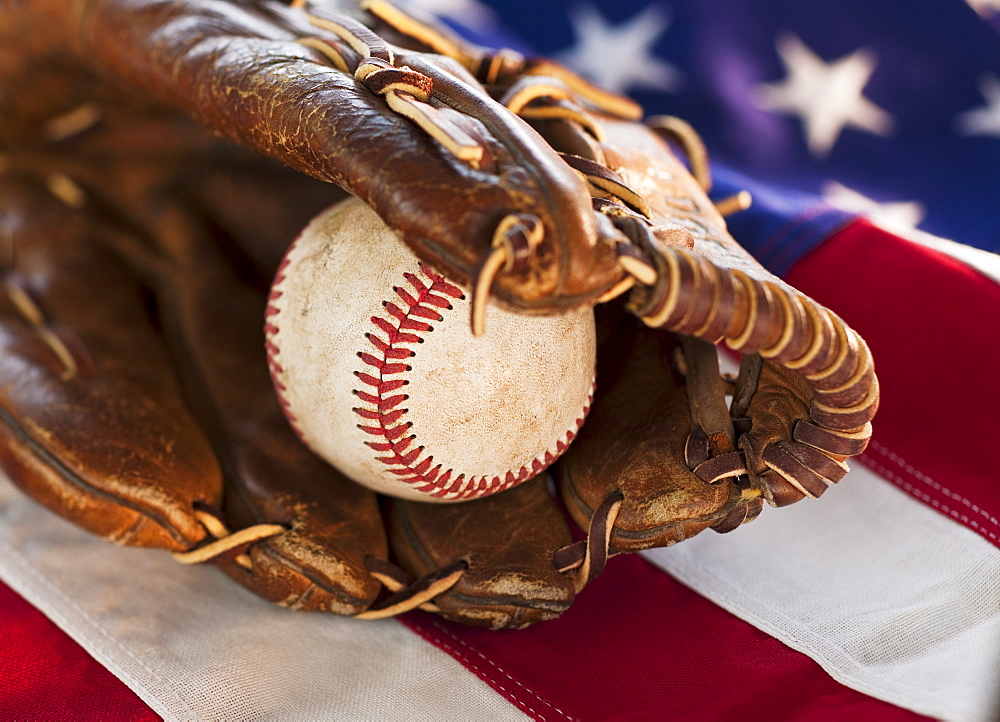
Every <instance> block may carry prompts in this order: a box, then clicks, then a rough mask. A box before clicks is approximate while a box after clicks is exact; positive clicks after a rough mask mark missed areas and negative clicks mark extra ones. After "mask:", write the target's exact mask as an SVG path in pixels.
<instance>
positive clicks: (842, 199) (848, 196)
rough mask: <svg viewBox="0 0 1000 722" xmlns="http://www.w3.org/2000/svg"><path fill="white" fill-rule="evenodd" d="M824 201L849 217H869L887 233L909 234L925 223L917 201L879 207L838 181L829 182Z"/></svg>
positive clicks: (893, 203) (884, 204) (825, 186)
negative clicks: (906, 232)
mask: <svg viewBox="0 0 1000 722" xmlns="http://www.w3.org/2000/svg"><path fill="white" fill-rule="evenodd" d="M821 192H822V195H823V200H825V201H826V202H827V203H829V204H830V205H831V206H834V207H836V208H840V209H842V210H845V211H848V212H850V213H860V214H861V215H864V216H867V217H868V219H869V220H871V222H872V223H874V224H875V225H877V226H879V227H881V228H884V229H886V230H887V231H896V232H900V231H909V230H912V229H914V228H916V227H917V225H918V224H919V223H920V222H921V221H922V220H923V219H924V215H925V214H926V211H925V209H924V206H923V204H922V203H919V202H917V201H897V202H888V203H880V202H878V201H874V200H872V199H871V198H868V197H867V196H864V195H862V194H861V193H858V192H857V191H856V190H852V189H851V188H848V187H847V186H845V185H841V184H840V183H838V182H837V181H827V182H826V183H824V184H823V188H822V191H821Z"/></svg>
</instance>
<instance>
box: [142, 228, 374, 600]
mask: <svg viewBox="0 0 1000 722" xmlns="http://www.w3.org/2000/svg"><path fill="white" fill-rule="evenodd" d="M162 218H163V222H162V223H161V225H160V229H159V230H160V234H159V235H160V238H161V240H162V242H163V243H164V244H165V246H166V247H167V249H168V253H169V255H170V258H171V271H172V277H171V278H170V279H168V281H169V282H168V283H165V284H164V288H163V292H162V297H163V304H162V305H163V311H162V313H163V314H164V316H165V317H166V318H168V319H169V321H170V323H169V327H170V329H171V330H172V331H173V343H174V345H175V346H176V347H177V348H179V349H180V350H181V352H180V353H178V357H179V359H180V366H181V375H182V377H183V379H184V381H185V384H186V386H187V388H188V389H189V393H190V394H191V397H192V399H193V403H194V405H195V408H196V411H197V413H198V416H199V418H200V419H202V420H203V422H204V424H205V427H206V428H207V429H208V430H209V434H210V438H211V440H212V442H213V444H214V446H215V448H216V452H217V454H218V456H219V458H220V460H221V462H222V466H223V470H224V472H225V479H226V487H225V488H226V499H225V516H226V521H227V522H228V524H229V525H230V526H231V527H232V528H234V529H244V528H248V527H254V526H258V525H280V527H281V529H282V530H281V531H280V533H276V534H274V535H271V536H268V537H266V538H263V539H260V540H258V541H254V542H253V543H251V544H250V546H249V548H247V549H239V550H238V551H239V552H242V553H244V554H245V556H241V557H239V558H238V559H237V560H236V561H231V563H228V564H226V565H225V567H226V571H227V573H229V574H230V576H232V577H234V578H235V579H237V580H238V581H239V582H240V583H242V584H244V585H245V586H247V587H249V588H250V589H252V590H253V591H255V592H256V593H257V594H259V595H261V596H262V597H264V598H266V599H269V600H271V601H273V602H276V603H279V604H281V605H283V606H287V607H292V608H296V609H306V610H326V611H333V612H336V613H339V614H357V613H358V612H360V611H362V610H364V609H366V608H367V607H368V606H370V605H371V603H372V602H373V600H374V599H375V597H376V595H377V594H378V592H379V590H380V589H381V585H380V584H379V582H378V581H377V580H376V579H375V578H374V577H373V576H372V575H371V574H370V573H369V570H368V559H369V557H374V558H378V559H385V558H386V554H387V549H386V547H387V544H386V540H385V533H384V530H383V526H382V519H381V515H380V513H379V510H378V504H377V500H376V497H375V494H374V493H372V492H369V491H367V490H365V489H363V488H362V487H360V486H358V485H356V484H354V483H353V482H351V481H349V480H348V479H346V478H345V477H344V476H343V475H341V474H340V473H339V472H337V471H336V470H335V469H333V468H332V467H330V466H328V465H327V464H325V463H324V462H322V461H321V460H320V459H319V458H318V457H317V456H315V455H314V454H313V453H312V452H310V451H309V450H308V449H307V448H306V447H305V446H304V445H303V444H302V442H300V441H299V440H298V439H297V438H296V437H295V434H294V432H293V431H292V428H291V427H290V425H289V423H288V420H287V419H286V418H285V417H284V415H283V413H282V409H281V406H280V405H279V403H278V400H277V398H276V396H275V394H274V388H273V386H272V384H271V381H270V378H269V374H268V369H267V363H266V356H265V354H264V352H263V347H264V332H263V321H264V309H265V299H264V296H263V294H262V293H261V292H258V291H257V290H255V289H254V288H252V287H251V286H249V285H247V284H246V283H245V282H243V281H242V280H241V279H240V278H239V277H238V275H237V273H236V268H237V267H238V265H239V264H233V263H231V262H229V261H228V259H226V258H224V257H223V256H222V254H221V252H220V245H227V244H225V243H222V242H220V240H219V239H218V238H211V237H209V236H208V235H207V233H206V231H205V229H204V227H203V225H202V224H201V223H199V222H198V220H197V218H196V217H193V216H192V215H191V214H190V213H189V212H187V211H185V210H184V209H180V208H178V209H175V210H174V211H172V212H165V213H164V214H163V216H162ZM261 232H262V233H265V232H266V229H263V228H262V229H261ZM232 557H233V551H232V550H228V551H227V552H226V553H225V558H226V559H227V560H231V559H232ZM199 559H200V557H199Z"/></svg>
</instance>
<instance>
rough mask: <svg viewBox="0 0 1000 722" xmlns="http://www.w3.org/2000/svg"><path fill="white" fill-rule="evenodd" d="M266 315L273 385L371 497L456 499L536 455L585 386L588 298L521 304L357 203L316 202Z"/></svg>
mask: <svg viewBox="0 0 1000 722" xmlns="http://www.w3.org/2000/svg"><path fill="white" fill-rule="evenodd" d="M267 313H268V317H267V322H266V333H267V348H268V360H269V362H270V366H271V376H272V378H273V380H274V383H275V388H276V389H277V391H278V395H279V397H280V399H281V402H282V405H283V407H284V408H285V412H286V415H287V416H288V418H289V421H290V422H291V424H292V426H293V427H294V428H295V430H296V432H297V433H298V434H299V437H300V438H301V439H302V440H303V441H304V442H305V443H306V444H307V445H308V446H309V447H310V448H311V449H312V450H313V451H315V452H316V453H317V454H319V455H320V456H322V457H323V458H325V459H326V460H327V461H329V462H330V463H331V464H333V465H334V466H336V467H337V468H338V469H340V471H341V472H343V473H344V474H345V475H347V476H348V477H350V478H352V479H354V480H355V481H357V482H358V483H361V484H364V485H365V486H368V487H370V488H372V489H374V490H376V491H379V492H381V493H384V494H390V495H393V496H397V497H401V498H405V499H417V500H422V501H438V502H446V501H461V500H465V499H472V498H476V497H481V496H486V495H488V494H493V493H496V492H498V491H502V490H504V489H508V488H510V487H512V486H515V485H517V484H519V483H521V482H522V481H525V480H527V479H529V478H531V477H533V476H535V475H537V474H538V473H539V472H540V471H542V470H543V469H544V468H546V467H547V466H548V465H549V464H551V463H552V462H553V461H555V459H556V458H557V457H558V456H559V454H561V453H562V451H563V450H564V449H565V448H566V446H567V445H568V444H569V442H570V441H571V440H572V439H573V437H574V436H575V435H576V432H577V430H578V429H579V428H580V425H581V424H582V423H583V420H584V418H585V417H586V414H587V411H588V409H589V406H590V400H591V398H592V396H593V384H594V363H595V333H594V317H593V313H592V311H590V310H589V309H586V310H583V311H578V312H574V313H570V314H566V315H562V316H550V317H527V316H522V315H519V314H514V313H510V312H508V311H505V310H503V309H501V308H499V307H497V306H494V305H492V304H491V305H490V308H489V310H488V313H487V316H486V333H485V335H483V336H481V337H478V338H477V337H474V336H473V335H472V333H471V330H470V328H469V314H470V310H469V301H468V300H467V299H466V294H465V293H464V292H463V290H462V289H461V288H459V287H458V286H456V285H455V284H453V283H451V282H449V281H447V280H446V279H444V278H443V277H442V276H441V275H439V274H437V273H435V272H434V271H433V270H431V269H430V268H428V267H426V266H424V265H422V264H421V263H420V262H419V261H417V259H416V257H415V256H414V255H413V254H412V253H411V252H410V250H409V249H408V248H406V246H405V245H404V244H403V243H402V241H401V240H399V238H398V237H397V236H396V235H395V234H394V233H393V232H392V231H391V230H390V229H389V228H387V227H386V226H385V224H384V223H383V222H382V221H381V219H380V218H379V217H378V216H377V215H376V214H375V213H374V212H373V211H372V210H370V209H369V208H368V207H367V206H366V205H364V204H363V203H361V202H360V201H358V200H356V199H349V200H347V201H344V202H342V203H339V204H337V205H335V206H333V207H332V208H329V209H327V210H326V211H324V212H323V213H322V214H320V215H319V216H317V217H316V218H315V219H314V220H313V221H312V222H310V224H309V225H308V226H307V227H306V228H305V230H303V231H302V234H301V235H300V236H299V238H298V239H297V240H296V241H295V243H294V244H293V245H292V247H291V248H290V249H289V251H288V254H287V255H286V257H285V260H284V261H283V263H282V265H281V267H280V268H279V270H278V273H277V275H276V277H275V281H274V286H273V287H272V290H271V298H270V304H269V307H268V312H267Z"/></svg>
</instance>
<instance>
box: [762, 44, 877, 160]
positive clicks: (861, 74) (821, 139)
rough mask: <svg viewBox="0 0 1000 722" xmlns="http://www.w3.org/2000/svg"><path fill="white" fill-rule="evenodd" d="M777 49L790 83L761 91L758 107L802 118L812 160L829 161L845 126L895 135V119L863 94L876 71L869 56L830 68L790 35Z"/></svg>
mask: <svg viewBox="0 0 1000 722" xmlns="http://www.w3.org/2000/svg"><path fill="white" fill-rule="evenodd" d="M775 47H776V49H777V51H778V55H779V56H780V57H781V62H782V63H783V64H784V66H785V69H786V71H787V73H788V77H787V78H786V79H785V80H783V81H781V82H779V83H762V84H760V85H758V86H757V88H756V90H757V92H756V93H755V95H754V101H755V103H756V104H757V107H759V108H761V109H763V110H770V111H774V112H779V113H790V114H793V115H798V116H799V117H800V118H801V119H802V123H803V124H804V125H805V134H806V144H807V145H808V146H809V152H810V153H812V155H813V157H816V158H824V157H826V156H827V155H829V153H830V150H831V149H832V148H833V145H834V143H836V142H837V138H839V137H840V134H841V132H842V131H843V130H844V128H845V127H846V126H852V127H855V128H858V129H860V130H865V131H868V132H869V133H874V134H876V135H888V134H889V133H890V132H891V131H892V126H893V122H894V121H893V117H892V116H891V115H890V114H889V113H887V112H886V111H884V110H882V109H881V108H879V107H878V106H877V105H875V104H874V103H872V102H871V101H870V100H868V99H867V98H865V97H864V96H863V95H862V94H861V91H862V90H863V89H864V87H865V85H867V84H868V79H869V78H871V75H872V73H873V72H874V71H875V56H874V53H872V52H871V51H870V50H866V49H864V48H862V49H860V50H856V51H855V52H853V53H851V54H850V55H847V56H845V57H843V58H840V59H839V60H833V61H830V62H829V63H828V62H826V61H824V60H823V59H822V58H820V57H819V56H818V55H816V54H815V53H814V52H813V51H812V50H810V49H809V48H808V47H806V45H805V44H804V43H803V42H802V41H801V40H800V39H799V38H798V37H797V36H795V35H793V34H791V33H789V34H785V35H782V36H780V37H779V38H778V39H777V42H776V43H775Z"/></svg>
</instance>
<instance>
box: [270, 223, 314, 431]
mask: <svg viewBox="0 0 1000 722" xmlns="http://www.w3.org/2000/svg"><path fill="white" fill-rule="evenodd" d="M298 243H299V240H298V238H296V239H295V241H294V242H293V243H292V245H291V246H289V247H288V250H287V251H285V257H284V258H282V259H281V263H280V264H279V265H278V269H277V270H276V271H275V273H274V282H273V283H272V284H271V292H270V293H269V294H268V296H267V308H266V309H264V318H265V319H269V318H272V317H276V316H277V315H278V314H279V313H281V309H279V308H278V307H277V306H275V305H274V302H275V301H277V300H278V299H279V298H281V296H282V293H283V292H282V291H280V290H278V286H279V285H280V284H281V283H282V282H284V280H285V269H286V268H288V264H289V263H291V255H292V250H293V249H294V248H295V246H297V245H298ZM275 320H277V318H275ZM277 333H278V326H277V325H275V324H274V323H272V322H271V321H267V320H265V322H264V350H265V352H266V355H267V371H268V373H269V374H270V375H271V383H273V384H274V389H275V391H276V392H277V396H278V404H279V405H280V406H281V413H283V414H284V415H285V418H286V419H288V425H289V426H291V427H292V431H294V432H295V435H296V436H298V437H299V441H301V442H302V443H303V444H305V445H306V448H308V449H312V446H311V445H310V444H309V442H308V441H307V440H306V437H305V435H304V434H303V433H302V429H300V428H299V421H298V419H297V418H296V417H295V414H293V413H292V409H291V406H290V405H289V403H288V399H287V398H286V397H285V391H287V389H288V387H286V386H285V385H284V384H283V383H281V381H279V380H278V374H280V373H282V372H283V371H284V369H283V368H282V367H281V364H279V363H278V358H277V357H278V354H279V353H280V352H281V349H280V348H278V345H277V344H276V343H275V342H274V336H275V335H276V334H277Z"/></svg>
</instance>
